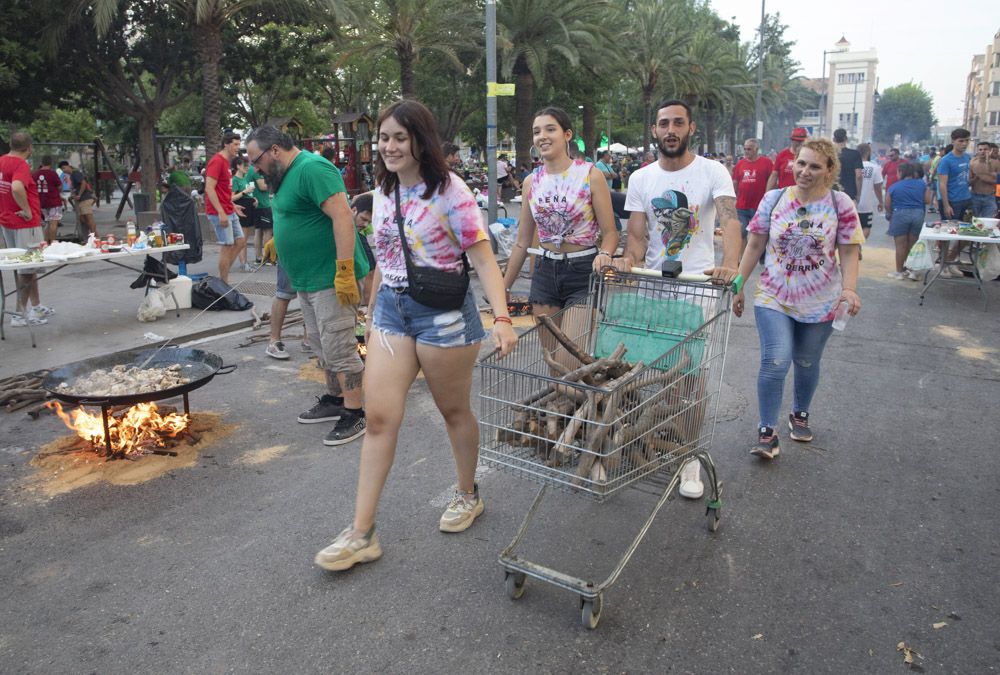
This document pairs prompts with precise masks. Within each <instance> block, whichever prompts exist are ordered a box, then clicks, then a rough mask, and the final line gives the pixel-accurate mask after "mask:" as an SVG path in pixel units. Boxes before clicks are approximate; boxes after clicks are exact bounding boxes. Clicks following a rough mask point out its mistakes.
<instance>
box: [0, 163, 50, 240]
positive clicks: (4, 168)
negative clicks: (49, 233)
mask: <svg viewBox="0 0 1000 675" xmlns="http://www.w3.org/2000/svg"><path fill="white" fill-rule="evenodd" d="M16 180H19V181H21V182H22V183H23V184H24V190H25V191H26V192H27V193H28V207H29V208H30V210H31V220H24V219H23V218H21V216H19V215H17V212H18V211H20V210H21V207H20V206H18V205H17V202H16V201H14V193H13V192H12V191H11V187H12V185H13V183H14V181H16ZM41 222H42V208H41V206H40V205H39V203H38V187H37V186H36V185H35V180H34V179H33V178H32V177H31V167H30V166H28V163H27V162H26V161H24V160H23V159H21V158H20V157H16V156H14V155H4V156H3V157H0V225H3V226H4V227H6V228H9V229H11V230H21V229H27V228H29V227H38V226H39V225H40V224H41Z"/></svg>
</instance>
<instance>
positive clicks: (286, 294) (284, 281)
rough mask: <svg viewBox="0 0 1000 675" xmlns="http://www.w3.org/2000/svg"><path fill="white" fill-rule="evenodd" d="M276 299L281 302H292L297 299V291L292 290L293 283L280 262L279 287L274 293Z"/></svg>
mask: <svg viewBox="0 0 1000 675" xmlns="http://www.w3.org/2000/svg"><path fill="white" fill-rule="evenodd" d="M274 297H276V298H278V299H279V300H291V299H292V298H294V297H295V289H293V288H292V282H291V280H290V279H289V278H288V274H287V273H286V272H285V268H284V267H282V266H281V263H280V262H279V263H278V285H277V288H276V289H275V291H274Z"/></svg>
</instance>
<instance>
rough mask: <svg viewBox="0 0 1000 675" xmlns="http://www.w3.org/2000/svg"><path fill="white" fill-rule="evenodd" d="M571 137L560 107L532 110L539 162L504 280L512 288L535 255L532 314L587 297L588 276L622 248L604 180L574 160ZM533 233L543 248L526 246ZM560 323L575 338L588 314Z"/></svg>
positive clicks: (527, 187) (564, 316)
mask: <svg viewBox="0 0 1000 675" xmlns="http://www.w3.org/2000/svg"><path fill="white" fill-rule="evenodd" d="M572 138H573V129H572V128H571V125H570V119H569V115H567V114H566V113H565V112H564V111H563V110H561V109H560V108H556V107H551V106H550V107H548V108H543V109H542V110H539V111H538V112H537V113H535V120H534V123H533V125H532V139H533V142H534V144H535V148H536V149H537V150H538V154H539V155H541V157H542V165H541V166H540V167H538V168H537V169H535V171H533V172H532V174H531V175H530V176H529V177H528V178H526V179H525V181H524V185H523V186H522V193H521V196H522V203H521V217H520V219H519V221H518V231H517V241H516V242H515V244H514V250H513V251H512V252H511V255H510V261H509V262H508V263H507V272H506V274H505V275H504V284H505V285H506V287H507V288H508V289H510V288H511V287H512V286H513V285H514V282H515V281H517V277H518V274H520V272H521V267H522V266H523V265H524V259H525V257H527V254H528V253H534V254H535V255H536V256H537V262H536V264H535V272H534V274H533V275H532V277H531V290H530V292H529V293H528V299H529V300H530V301H531V305H532V314H534V315H535V316H540V315H543V314H544V315H553V314H556V313H557V312H559V310H561V309H563V308H565V307H567V306H569V305H573V304H576V303H578V302H581V301H583V300H585V299H586V297H587V293H588V292H589V290H590V274H591V272H592V271H593V272H599V271H600V270H601V268H602V267H604V266H606V265H611V259H612V257H613V256H614V254H615V250H616V249H617V248H618V230H617V229H616V228H615V216H614V211H613V210H612V207H611V191H610V190H609V189H608V184H607V181H605V179H604V175H603V174H602V173H601V172H600V171H599V170H598V169H597V168H596V167H595V166H594V165H593V164H591V163H589V162H584V161H583V160H580V159H576V160H574V159H573V158H571V157H570V156H569V142H570V140H571V139H572ZM536 233H537V235H538V242H539V244H540V246H541V248H540V249H529V248H528V247H529V246H531V244H532V242H533V240H534V238H535V234H536ZM555 320H556V323H557V324H558V325H560V326H561V327H562V329H563V331H564V332H565V333H566V334H568V335H573V336H576V335H581V334H583V333H584V332H585V331H586V328H585V326H586V325H587V323H588V322H589V320H590V316H589V312H583V311H575V310H574V311H571V312H563V313H561V314H558V315H557V317H556V319H555ZM545 335H546V337H545V338H543V339H548V337H549V335H548V333H546V334H545ZM546 346H547V347H550V348H554V347H555V346H556V345H555V344H546ZM558 359H559V356H557V360H558Z"/></svg>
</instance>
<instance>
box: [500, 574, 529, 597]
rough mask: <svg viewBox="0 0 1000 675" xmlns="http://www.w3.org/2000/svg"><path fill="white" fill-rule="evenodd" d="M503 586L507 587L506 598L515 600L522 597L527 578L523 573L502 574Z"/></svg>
mask: <svg viewBox="0 0 1000 675" xmlns="http://www.w3.org/2000/svg"><path fill="white" fill-rule="evenodd" d="M503 581H504V585H505V586H506V587H507V597H508V598H510V599H511V600H517V599H519V598H520V597H521V596H522V595H524V582H525V581H527V578H526V577H525V575H524V572H504V579H503Z"/></svg>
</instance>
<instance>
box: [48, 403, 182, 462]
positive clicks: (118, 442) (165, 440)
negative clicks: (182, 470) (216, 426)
mask: <svg viewBox="0 0 1000 675" xmlns="http://www.w3.org/2000/svg"><path fill="white" fill-rule="evenodd" d="M48 405H49V407H50V408H52V409H53V410H54V411H55V413H56V414H57V415H58V416H59V419H61V420H62V421H63V424H65V425H66V426H67V427H69V428H70V429H71V430H72V431H74V432H76V435H77V436H79V437H80V438H81V439H83V440H85V441H89V442H90V444H91V445H92V446H93V447H94V449H95V450H96V451H97V452H99V453H101V452H110V456H111V457H112V458H129V459H136V458H138V457H141V456H142V455H147V454H154V453H155V454H163V453H162V451H160V450H159V449H160V448H166V447H168V446H169V445H170V444H171V441H172V440H174V439H177V438H179V437H181V436H186V437H188V440H191V439H192V438H193V437H192V435H191V433H190V432H189V431H188V427H189V425H190V423H191V420H190V418H189V417H188V415H186V414H178V413H177V412H176V411H175V410H173V409H172V408H169V407H164V409H163V410H161V409H160V408H159V407H158V406H157V405H156V404H155V403H139V404H137V405H134V406H132V407H129V408H123V409H121V410H117V411H109V413H108V415H107V419H106V422H107V426H106V427H105V420H104V419H102V415H103V412H102V413H99V414H96V415H95V414H92V413H90V412H88V411H87V410H85V409H84V408H82V407H81V408H76V409H75V410H71V411H70V412H69V414H67V413H66V412H65V411H63V408H62V406H61V405H60V404H59V402H58V401H50V402H49V404H48ZM168 408H169V409H168ZM105 428H107V434H108V437H107V438H106V437H105ZM109 439H110V442H108V440H109ZM102 449H103V450H102ZM166 454H174V453H166Z"/></svg>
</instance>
